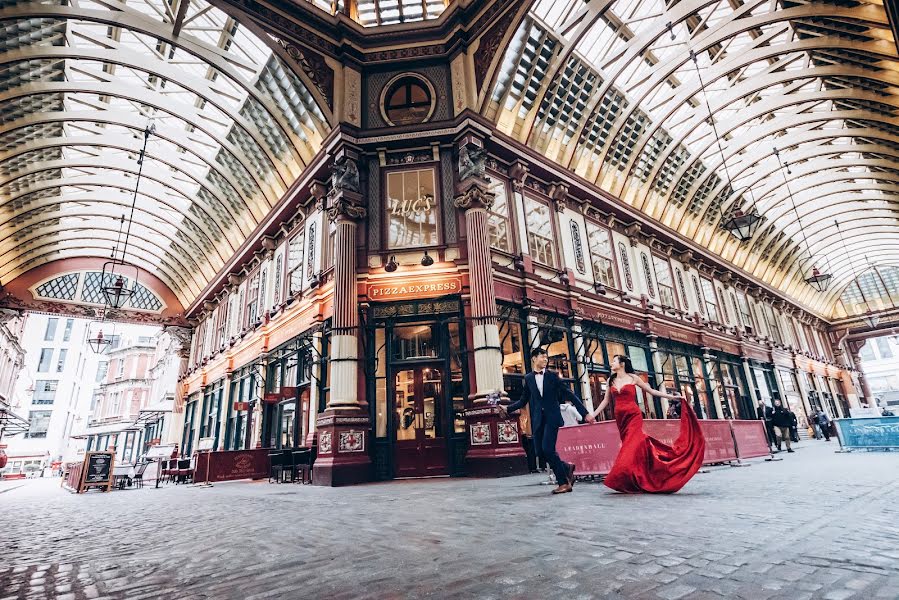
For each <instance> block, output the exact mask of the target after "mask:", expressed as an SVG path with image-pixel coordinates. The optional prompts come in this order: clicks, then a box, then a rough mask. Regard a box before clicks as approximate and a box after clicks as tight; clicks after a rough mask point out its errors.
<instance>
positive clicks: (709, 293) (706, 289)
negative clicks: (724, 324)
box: [700, 277, 721, 323]
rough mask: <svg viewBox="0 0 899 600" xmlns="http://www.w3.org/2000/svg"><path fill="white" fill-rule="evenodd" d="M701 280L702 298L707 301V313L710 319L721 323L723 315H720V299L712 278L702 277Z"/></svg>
mask: <svg viewBox="0 0 899 600" xmlns="http://www.w3.org/2000/svg"><path fill="white" fill-rule="evenodd" d="M700 281H701V283H702V298H703V299H704V301H705V313H706V315H707V316H708V319H709V321H713V322H715V323H720V322H721V317H719V316H718V299H717V297H716V296H715V285H714V284H713V283H712V280H711V279H706V278H705V277H702V278H700Z"/></svg>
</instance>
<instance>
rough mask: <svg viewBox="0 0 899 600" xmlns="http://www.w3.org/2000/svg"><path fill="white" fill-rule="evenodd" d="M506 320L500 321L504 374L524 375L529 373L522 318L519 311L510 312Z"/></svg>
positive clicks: (501, 319)
mask: <svg viewBox="0 0 899 600" xmlns="http://www.w3.org/2000/svg"><path fill="white" fill-rule="evenodd" d="M504 316H505V318H500V320H499V340H500V347H501V348H502V352H503V373H504V374H508V373H514V374H517V375H524V374H525V373H526V372H527V369H526V368H525V364H524V348H525V347H526V345H525V344H524V342H523V338H522V326H521V321H520V319H521V317H520V314H519V312H518V311H517V310H514V309H513V310H511V311H508V312H507V314H506V315H504Z"/></svg>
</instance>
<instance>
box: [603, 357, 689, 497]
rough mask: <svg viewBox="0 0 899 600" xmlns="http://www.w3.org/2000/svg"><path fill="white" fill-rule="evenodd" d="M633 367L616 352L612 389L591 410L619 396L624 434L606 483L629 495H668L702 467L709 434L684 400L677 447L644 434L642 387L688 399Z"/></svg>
mask: <svg viewBox="0 0 899 600" xmlns="http://www.w3.org/2000/svg"><path fill="white" fill-rule="evenodd" d="M633 372H634V368H633V366H632V365H631V359H629V358H628V357H626V356H620V355H618V356H615V357H613V358H612V373H613V374H612V377H611V378H610V379H609V389H608V390H606V397H605V398H604V399H603V401H602V402H601V403H600V404H599V407H597V409H596V410H595V411H593V413H592V414H593V416H594V417H595V416H597V415H599V414H601V413H602V411H603V410H604V409H605V407H606V406H608V404H609V402H610V401H611V400H612V399H614V400H615V423H616V424H617V425H618V434H619V435H620V436H621V450H620V451H619V452H618V457H617V458H616V459H615V464H614V465H613V466H612V470H611V471H610V472H609V474H608V475H607V476H606V478H605V481H604V482H603V483H605V484H606V486H608V487H610V488H612V489H613V490H616V491H619V492H624V493H627V494H639V493H651V494H670V493H673V492H676V491H678V490H679V489H681V488H682V487H684V485H686V483H687V482H688V481H690V478H691V477H693V475H695V474H696V471H698V470H699V467H700V466H702V458H703V455H704V454H705V438H704V437H703V436H702V431H701V430H700V429H699V421H698V420H697V419H696V414H695V413H694V412H693V408H692V407H691V406H690V403H689V402H685V401H684V402H681V416H680V434H679V435H678V436H677V440H675V442H674V446H673V447H672V446H668V445H667V444H663V443H662V442H660V441H659V440H657V439H655V438H652V437H650V436H648V435H646V434H645V433H643V415H642V414H641V413H640V407H639V406H637V388H638V387H639V388H640V389H642V390H643V393H644V394H649V395H651V396H659V397H661V398H668V399H669V400H679V401H680V400H683V399H684V398H683V396H681V395H680V394H663V393H662V392H659V391H658V390H654V389H652V388H651V387H649V385H647V384H646V382H645V381H643V380H642V379H640V378H638V377H636V376H635V375H633Z"/></svg>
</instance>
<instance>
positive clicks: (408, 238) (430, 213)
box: [386, 169, 438, 249]
mask: <svg viewBox="0 0 899 600" xmlns="http://www.w3.org/2000/svg"><path fill="white" fill-rule="evenodd" d="M434 190H435V185H434V170H433V169H416V170H413V171H395V172H393V173H388V174H387V207H386V211H387V247H388V248H390V249H396V248H416V247H420V246H435V245H437V243H438V239H437V200H436V198H437V196H436V194H435V191H434Z"/></svg>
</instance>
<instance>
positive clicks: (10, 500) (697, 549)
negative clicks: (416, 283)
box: [0, 441, 899, 600]
mask: <svg viewBox="0 0 899 600" xmlns="http://www.w3.org/2000/svg"><path fill="white" fill-rule="evenodd" d="M835 449H836V444H834V443H830V444H828V443H825V442H816V441H808V442H803V443H802V444H800V447H799V450H798V451H797V452H796V453H795V454H791V455H786V454H781V455H780V456H783V457H785V458H784V460H783V461H781V462H773V463H772V462H763V461H760V460H757V461H752V466H751V467H749V468H727V467H712V468H710V469H709V470H708V472H704V473H701V474H699V475H697V476H696V478H695V479H694V480H693V481H692V482H690V484H688V485H687V487H686V488H684V490H683V491H682V492H680V493H678V494H675V495H672V496H625V495H619V494H614V493H612V492H610V491H609V490H607V489H606V488H605V487H602V486H600V485H597V484H587V483H579V484H578V485H577V486H576V487H575V491H574V493H573V494H565V495H562V496H550V494H549V487H548V486H543V485H541V484H540V482H541V481H542V480H543V479H544V476H538V475H529V476H522V477H514V478H509V479H499V480H483V479H481V480H475V479H452V480H451V479H432V480H420V481H403V482H392V483H384V484H372V485H365V486H357V487H353V488H343V489H330V488H319V487H312V486H299V485H290V484H284V485H278V484H268V483H266V482H255V483H250V482H234V483H227V484H218V485H216V486H215V487H213V488H208V489H203V488H196V487H189V486H174V485H173V486H169V487H167V488H165V489H158V490H157V489H153V488H152V487H145V488H144V489H142V490H133V491H131V490H128V491H122V492H112V493H99V492H92V493H89V494H86V495H80V496H76V495H73V494H70V493H68V492H65V491H63V490H62V489H60V488H59V487H58V480H49V481H48V480H32V481H27V482H6V483H2V484H0V557H2V558H0V600H6V599H7V598H16V599H37V598H57V599H60V600H81V599H86V598H107V599H111V598H116V599H118V598H122V599H128V600H137V599H141V598H166V599H168V598H172V599H179V600H180V599H200V598H205V599H216V600H218V599H232V598H233V599H240V600H261V599H264V598H279V599H281V598H284V599H293V598H302V599H308V598H327V599H333V600H339V599H344V598H378V599H394V598H478V599H493V598H496V599H501V598H539V599H543V598H566V599H582V598H583V599H587V598H629V599H630V598H634V599H647V600H650V599H652V600H678V599H680V598H684V599H706V598H725V599H741V598H742V599H747V600H769V599H770V600H775V599H784V600H804V599H811V598H822V599H824V600H843V599H848V598H860V599H861V598H864V599H873V600H882V599H883V600H896V599H899V453H852V454H837V453H834V450H835Z"/></svg>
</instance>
